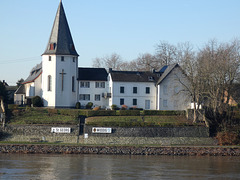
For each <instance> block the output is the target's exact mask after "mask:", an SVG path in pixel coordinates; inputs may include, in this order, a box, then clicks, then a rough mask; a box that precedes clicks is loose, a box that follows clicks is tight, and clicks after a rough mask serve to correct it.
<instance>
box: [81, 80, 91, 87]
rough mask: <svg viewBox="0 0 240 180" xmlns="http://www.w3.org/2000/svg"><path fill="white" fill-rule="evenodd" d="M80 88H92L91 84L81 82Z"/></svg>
mask: <svg viewBox="0 0 240 180" xmlns="http://www.w3.org/2000/svg"><path fill="white" fill-rule="evenodd" d="M80 87H81V88H90V82H85V81H81V82H80Z"/></svg>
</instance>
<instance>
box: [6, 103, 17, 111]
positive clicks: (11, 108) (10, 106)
mask: <svg viewBox="0 0 240 180" xmlns="http://www.w3.org/2000/svg"><path fill="white" fill-rule="evenodd" d="M18 107H19V106H18V105H17V104H8V109H10V110H13V109H18Z"/></svg>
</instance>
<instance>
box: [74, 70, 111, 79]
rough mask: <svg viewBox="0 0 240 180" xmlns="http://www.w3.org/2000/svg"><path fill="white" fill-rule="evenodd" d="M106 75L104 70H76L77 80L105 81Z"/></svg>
mask: <svg viewBox="0 0 240 180" xmlns="http://www.w3.org/2000/svg"><path fill="white" fill-rule="evenodd" d="M107 77H108V73H107V71H106V69H105V68H78V80H80V81H81V80H82V81H107Z"/></svg>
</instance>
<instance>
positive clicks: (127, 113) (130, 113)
mask: <svg viewBox="0 0 240 180" xmlns="http://www.w3.org/2000/svg"><path fill="white" fill-rule="evenodd" d="M119 115H120V116H140V111H139V110H120V111H119Z"/></svg>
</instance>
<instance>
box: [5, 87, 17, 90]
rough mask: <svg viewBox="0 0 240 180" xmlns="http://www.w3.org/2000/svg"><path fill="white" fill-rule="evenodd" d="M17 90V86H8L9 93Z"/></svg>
mask: <svg viewBox="0 0 240 180" xmlns="http://www.w3.org/2000/svg"><path fill="white" fill-rule="evenodd" d="M17 88H18V87H17V86H6V90H7V91H16V90H17Z"/></svg>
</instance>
